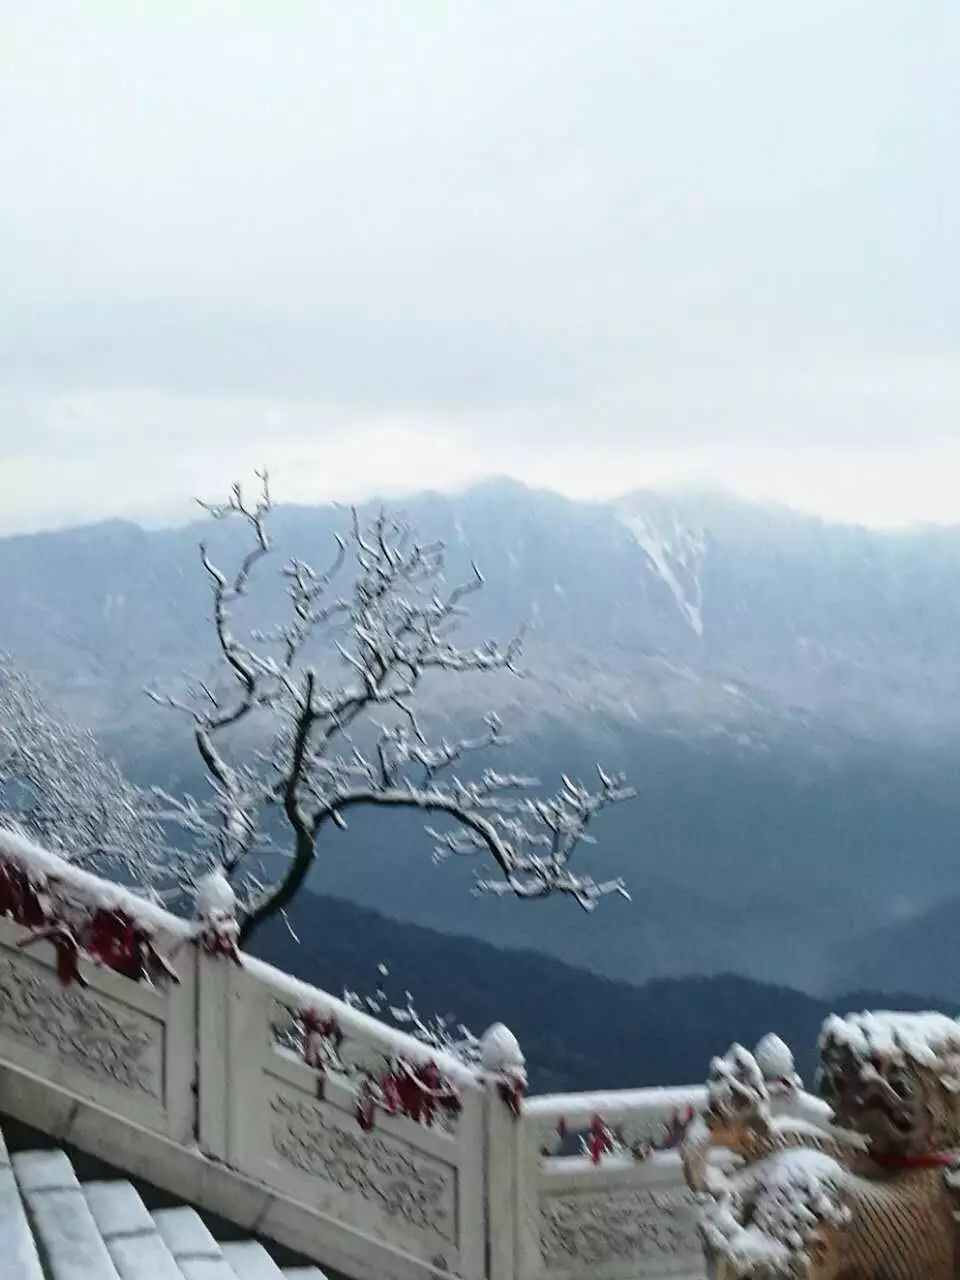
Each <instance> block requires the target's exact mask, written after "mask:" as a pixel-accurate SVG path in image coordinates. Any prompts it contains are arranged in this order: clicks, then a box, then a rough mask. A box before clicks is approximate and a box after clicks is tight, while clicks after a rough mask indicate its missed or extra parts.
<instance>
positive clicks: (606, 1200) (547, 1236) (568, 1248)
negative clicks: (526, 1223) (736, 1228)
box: [541, 1189, 700, 1269]
mask: <svg viewBox="0 0 960 1280" xmlns="http://www.w3.org/2000/svg"><path fill="white" fill-rule="evenodd" d="M541 1214H542V1217H541V1251H542V1253H543V1260H544V1264H545V1265H546V1267H547V1268H560V1269H562V1268H564V1267H569V1266H571V1265H572V1264H576V1265H586V1266H591V1267H597V1266H604V1265H605V1264H609V1263H624V1262H636V1261H642V1260H643V1259H644V1258H656V1257H658V1256H659V1257H662V1256H663V1255H664V1254H666V1255H668V1256H671V1257H678V1256H682V1255H684V1254H695V1255H699V1253H700V1242H699V1237H698V1235H697V1229H696V1219H695V1208H694V1200H693V1196H692V1195H691V1194H690V1193H689V1192H687V1191H684V1190H679V1191H671V1192H666V1191H665V1192H657V1191H614V1190H612V1189H610V1190H603V1191H590V1192H584V1193H579V1194H578V1193H576V1192H571V1193H570V1194H568V1195H558V1196H551V1197H549V1198H547V1199H545V1200H544V1201H543V1202H542V1204H541Z"/></svg>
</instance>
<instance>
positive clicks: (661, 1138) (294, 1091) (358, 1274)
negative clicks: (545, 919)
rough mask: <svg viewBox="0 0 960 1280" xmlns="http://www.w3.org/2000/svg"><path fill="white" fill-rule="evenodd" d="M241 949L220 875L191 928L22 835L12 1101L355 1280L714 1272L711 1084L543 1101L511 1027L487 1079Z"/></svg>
mask: <svg viewBox="0 0 960 1280" xmlns="http://www.w3.org/2000/svg"><path fill="white" fill-rule="evenodd" d="M235 936H236V931H235V920H234V918H233V914H232V898H231V894H230V891H229V886H227V885H226V882H223V883H220V882H219V880H217V878H216V877H213V878H211V879H210V880H208V881H207V882H205V883H204V884H203V885H202V886H201V889H200V893H199V897H198V904H197V919H196V920H194V921H183V920H180V919H178V918H176V917H175V916H173V915H171V914H170V913H169V912H167V911H164V910H163V909H162V908H160V907H157V906H155V905H154V904H152V903H149V902H147V901H145V900H144V899H142V898H140V897H139V896H138V895H136V894H135V893H133V892H131V891H129V890H126V889H123V888H121V887H120V886H117V885H114V884H112V883H109V882H105V881H103V880H100V879H98V878H97V877H95V876H92V875H90V874H89V873H87V872H84V871H81V870H78V869H76V868H74V867H71V866H70V865H69V864H68V863H66V862H64V861H63V860H62V859H60V858H58V857H56V856H54V855H52V854H50V853H47V852H46V851H44V850H43V849H40V848H38V847H37V846H36V845H35V844H32V843H31V842H30V841H28V840H26V839H25V838H24V837H22V836H21V835H19V834H17V833H13V832H5V831H0V1100H2V1105H3V1106H4V1107H5V1108H6V1109H7V1110H9V1111H11V1112H13V1113H14V1114H18V1113H19V1114H20V1118H21V1119H24V1120H27V1121H28V1122H30V1123H33V1124H37V1125H39V1126H40V1127H41V1128H42V1127H44V1126H47V1127H48V1128H49V1130H50V1131H51V1132H55V1133H57V1134H58V1135H60V1136H64V1137H69V1138H70V1140H71V1141H74V1142H76V1144H77V1145H79V1146H81V1147H84V1146H86V1147H87V1148H88V1149H90V1150H91V1151H92V1152H93V1153H94V1154H97V1155H100V1156H102V1157H104V1158H106V1159H108V1160H110V1161H111V1162H112V1163H114V1164H116V1165H118V1166H119V1167H120V1168H124V1169H128V1170H129V1171H130V1172H132V1173H137V1174H139V1175H140V1176H143V1177H146V1178H149V1179H151V1180H153V1181H154V1182H157V1183H158V1184H159V1185H162V1186H166V1187H168V1188H169V1189H171V1190H173V1191H176V1192H178V1193H181V1194H183V1189H184V1186H185V1185H187V1184H188V1185H189V1187H190V1192H189V1194H190V1195H191V1196H192V1197H193V1198H194V1199H195V1200H196V1201H197V1203H200V1204H201V1205H205V1206H206V1207H208V1208H211V1209H213V1210H215V1211H217V1212H219V1213H223V1214H226V1215H227V1216H232V1217H233V1218H234V1220H236V1221H238V1222H240V1223H241V1224H242V1225H251V1224H252V1223H254V1222H255V1224H256V1226H257V1229H258V1230H259V1231H261V1232H262V1233H264V1234H266V1235H273V1236H275V1238H277V1239H279V1240H281V1241H285V1242H286V1243H288V1244H291V1245H293V1246H294V1247H296V1248H300V1249H303V1250H304V1251H305V1252H307V1253H311V1254H312V1255H313V1256H315V1257H316V1258H317V1259H318V1260H319V1261H321V1262H327V1263H328V1264H329V1265H331V1266H333V1267H335V1268H336V1269H337V1270H339V1271H340V1272H341V1273H343V1274H345V1275H348V1276H351V1277H355V1278H356V1280H374V1278H375V1277H376V1280H438V1278H441V1280H442V1277H444V1276H454V1275H455V1276H459V1277H462V1278H463V1280H486V1278H487V1277H489V1280H541V1278H542V1280H579V1277H581V1276H583V1277H586V1276H587V1275H588V1274H589V1276H590V1277H591V1280H638V1278H641V1277H650V1278H651V1280H655V1278H659V1277H666V1276H690V1277H693V1276H701V1275H702V1274H703V1264H702V1260H701V1252H700V1245H699V1241H698V1239H697V1237H696V1231H695V1224H694V1204H693V1197H692V1195H691V1193H690V1192H689V1191H688V1189H687V1188H686V1185H685V1183H684V1181H683V1176H682V1169H681V1164H680V1159H679V1156H678V1154H677V1146H678V1143H679V1142H680V1140H681V1138H682V1136H683V1134H684V1132H685V1131H686V1128H687V1126H688V1125H689V1123H690V1122H691V1120H692V1119H693V1117H694V1116H695V1115H696V1114H697V1113H698V1112H699V1111H700V1110H701V1109H702V1107H703V1104H704V1097H705V1095H704V1090H703V1089H702V1088H699V1087H692V1086H691V1087H688V1088H674V1089H637V1090H622V1091H616V1092H604V1093H577V1094H563V1095H552V1096H547V1097H539V1098H538V1097H534V1098H526V1097H525V1096H524V1095H525V1086H526V1071H525V1064H524V1061H523V1054H522V1051H521V1048H520V1046H519V1045H518V1044H517V1041H516V1039H515V1037H514V1036H513V1035H512V1034H511V1033H510V1031H509V1030H508V1029H507V1028H506V1027H504V1026H502V1025H499V1024H498V1025H497V1026H495V1027H492V1028H491V1029H490V1030H489V1031H488V1032H487V1034H486V1035H485V1036H484V1037H483V1039H482V1041H481V1044H480V1062H479V1065H468V1064H466V1063H464V1062H463V1061H461V1060H460V1059H459V1058H457V1057H456V1056H455V1055H454V1054H451V1053H449V1052H446V1051H443V1050H439V1049H434V1048H432V1047H430V1046H428V1045H426V1044H424V1043H423V1042H422V1041H420V1040H418V1039H416V1038H415V1037H413V1036H411V1035H409V1034H407V1033H406V1032H404V1031H403V1030H401V1029H398V1028H396V1027H391V1026H387V1025H385V1024H384V1023H382V1022H380V1021H378V1020H377V1019H376V1018H374V1017H372V1016H371V1015H370V1014H368V1013H365V1012H363V1011H362V1010H360V1009H358V1008H356V1007H355V1006H353V1005H352V1004H349V1003H346V1002H345V1001H343V1000H340V999H337V998H336V997H334V996H332V995H330V994H328V993H327V992H324V991H322V990H319V989H318V988H315V987H312V986H310V985H309V984H308V983H304V982H301V981H299V980H297V979H295V978H293V977H291V976H289V975H288V974H285V973H282V972H280V971H279V970H277V969H274V968H272V967H271V966H270V965H267V964H264V963H263V962H261V961H259V960H256V959H254V958H253V957H251V956H247V955H242V954H238V953H236V952H235V949H234V945H233V944H234V941H235ZM25 944H27V945H26V947H25ZM771 1046H772V1047H771ZM762 1049H763V1046H758V1057H759V1058H763V1053H762ZM767 1050H768V1051H767V1053H766V1057H765V1058H764V1059H763V1060H764V1062H765V1063H766V1065H765V1066H764V1071H765V1072H768V1073H769V1075H770V1080H771V1087H772V1092H776V1090H777V1089H780V1090H781V1092H782V1093H783V1095H784V1098H785V1099H786V1100H789V1101H791V1104H792V1105H799V1103H800V1100H801V1095H800V1094H799V1093H798V1092H797V1086H796V1082H795V1080H794V1079H793V1077H792V1075H791V1073H792V1061H790V1060H789V1051H788V1050H786V1046H782V1045H780V1042H776V1043H775V1044H774V1043H773V1042H770V1043H769V1044H767ZM61 1099H62V1101H60V1100H61ZM810 1101H811V1106H812V1109H811V1110H810V1115H811V1116H812V1117H813V1118H814V1120H815V1122H816V1121H817V1120H819V1117H820V1113H818V1112H817V1111H816V1108H815V1105H813V1100H810ZM784 1105H786V1102H785V1103H784ZM65 1108H66V1109H65ZM65 1116H66V1117H68V1118H69V1126H70V1128H69V1133H65V1132H64V1125H66V1124H67V1123H68V1120H67V1119H64V1117H65ZM185 1162H186V1163H185ZM190 1170H193V1173H189V1171H190ZM188 1175H189V1176H188ZM185 1179H186V1183H185Z"/></svg>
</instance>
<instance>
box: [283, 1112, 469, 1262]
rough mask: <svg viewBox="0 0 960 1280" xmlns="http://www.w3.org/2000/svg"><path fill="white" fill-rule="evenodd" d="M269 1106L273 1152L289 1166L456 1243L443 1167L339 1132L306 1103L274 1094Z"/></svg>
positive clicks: (450, 1182)
mask: <svg viewBox="0 0 960 1280" xmlns="http://www.w3.org/2000/svg"><path fill="white" fill-rule="evenodd" d="M271 1107H272V1109H273V1114H274V1120H273V1124H272V1127H271V1137H272V1141H273V1146H274V1150H275V1151H276V1152H277V1153H278V1154H279V1155H280V1156H282V1157H283V1159H284V1160H286V1161H287V1162H288V1163H289V1164H292V1165H293V1166H294V1167H295V1168H297V1169H300V1170H302V1171H303V1172H304V1173H309V1174H311V1175H312V1176H314V1177H317V1178H322V1179H323V1180H324V1182H328V1183H330V1184H331V1185H332V1186H334V1187H336V1188H337V1189H338V1190H340V1191H343V1192H345V1193H346V1194H348V1195H359V1196H361V1197H362V1198H363V1199H364V1200H367V1201H369V1202H371V1203H373V1204H374V1205H376V1206H377V1207H378V1208H379V1209H381V1210H382V1211H383V1212H384V1213H386V1214H387V1215H388V1216H390V1217H395V1218H402V1219H403V1220H404V1221H406V1222H407V1223H409V1224H410V1225H411V1226H413V1227H417V1228H419V1229H421V1230H423V1231H432V1232H434V1233H435V1234H436V1235H438V1236H440V1237H441V1238H442V1239H444V1240H447V1241H448V1242H450V1243H451V1244H456V1213H455V1204H456V1188H455V1182H454V1172H453V1170H452V1169H451V1168H449V1167H448V1166H447V1165H445V1164H443V1163H442V1162H441V1161H439V1160H433V1159H431V1158H430V1157H429V1156H426V1155H424V1153H423V1152H420V1151H414V1150H413V1149H412V1148H410V1147H407V1146H405V1145H404V1144H403V1143H401V1142H398V1141H396V1140H395V1139H393V1138H391V1137H388V1136H387V1135H385V1134H383V1133H378V1134H369V1133H368V1134H364V1133H362V1132H359V1131H356V1130H354V1129H353V1127H352V1126H351V1128H349V1129H346V1128H341V1127H340V1126H339V1125H338V1124H337V1123H336V1122H335V1120H334V1118H333V1116H332V1115H331V1113H330V1111H329V1110H326V1109H324V1110H321V1108H320V1107H316V1106H312V1105H310V1104H309V1103H305V1102H297V1101H295V1100H293V1099H290V1098H285V1097H283V1096H279V1095H278V1096H277V1097H275V1098H274V1099H273V1100H272V1102H271Z"/></svg>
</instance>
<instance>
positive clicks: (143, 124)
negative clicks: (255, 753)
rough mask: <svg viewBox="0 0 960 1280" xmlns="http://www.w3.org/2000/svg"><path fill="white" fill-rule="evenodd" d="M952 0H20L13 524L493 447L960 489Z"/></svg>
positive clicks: (499, 459)
mask: <svg viewBox="0 0 960 1280" xmlns="http://www.w3.org/2000/svg"><path fill="white" fill-rule="evenodd" d="M958 65H960V3H958V2H957V0H913V2H911V3H905V2H904V0H806V3H798V0H792V2H791V3H786V2H785V0H576V2H571V0H391V2H390V3H387V2H386V0H364V3H344V2H343V0H310V2H309V3H307V2H304V0H283V3H264V0H230V2H229V3H227V0H222V2H214V0H163V2H161V0H83V2H82V3H72V2H71V0H44V2H43V3H42V4H35V5H31V4H24V3H23V2H22V0H0V184H2V187H0V495H2V502H0V533H10V532H16V531H25V530H32V529H37V528H43V527H52V526H57V525H63V524H68V523H76V522H79V521H87V520H94V519H103V518H106V517H112V516H124V517H128V518H134V519H138V520H141V521H143V522H145V523H151V524H156V523H166V522H171V521H175V520H179V519H182V518H185V517H186V515H187V514H188V513H189V511H190V500H191V499H192V498H193V497H194V496H196V495H202V496H208V497H209V496H215V495H217V494H219V493H222V492H225V490H226V489H227V488H228V486H229V484H230V482H231V481H232V480H233V479H235V478H237V477H242V476H244V475H246V474H247V473H248V472H249V471H250V470H251V469H252V468H253V467H254V466H256V465H258V464H261V463H266V464H267V465H269V467H270V469H271V471H272V473H273V477H274V487H275V492H276V493H277V496H278V497H279V498H281V499H284V500H291V501H298V502H309V501H324V500H328V499H331V498H334V499H338V500H345V499H351V498H358V499H360V498H365V497H368V496H371V495H373V494H382V495H387V496H390V495H402V494H403V493H406V492H410V491H413V490H417V489H421V488H424V487H435V488H442V489H453V488H459V487H462V486H464V485H466V484H469V483H471V482H473V481H475V480H477V479H479V478H482V477H483V476H486V475H489V474H509V475H513V476H515V477H517V478H518V479H521V480H524V481H526V482H528V483H531V484H536V485H546V486H549V487H552V488H556V489H558V490H560V491H562V492H564V493H567V494H570V495H572V496H575V497H583V498H599V497H606V496H612V495H615V494H619V493H622V492H625V491H627V490H629V489H634V488H643V487H660V486H671V487H676V486H683V485H687V484H695V485H696V486H697V487H700V488H702V487H704V486H708V487H709V486H717V487H722V488H726V489H729V490H731V491H732V492H734V493H738V494H742V495H743V496H745V497H748V498H755V499H759V500H769V501H775V502H778V503H786V504H788V505H792V506H795V507H798V508H801V509H803V510H808V511H813V512H816V513H818V514H821V515H823V516H825V517H828V518H830V519H841V520H847V521H855V522H861V523H867V524H872V525H879V526H887V525H890V526H895V525H904V524H910V523H914V522H929V521H934V522H958V523H960V252H958V247H957V236H958V228H960V165H958V163H957V157H958V156H960V76H958V75H957V70H956V69H957V66H958Z"/></svg>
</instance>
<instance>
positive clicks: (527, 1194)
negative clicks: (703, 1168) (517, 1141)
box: [518, 1088, 704, 1280]
mask: <svg viewBox="0 0 960 1280" xmlns="http://www.w3.org/2000/svg"><path fill="white" fill-rule="evenodd" d="M703 1099H704V1093H703V1090H702V1089H696V1088H689V1089H642V1090H629V1091H623V1092H616V1093H604V1094H570V1095H563V1096H560V1095H556V1096H553V1097H542V1098H531V1099H530V1101H529V1103H528V1104H527V1106H526V1108H525V1111H524V1132H523V1151H522V1156H521V1160H522V1167H523V1174H522V1177H521V1179H520V1182H521V1185H520V1188H519V1199H520V1204H519V1212H518V1230H519V1240H518V1254H519V1267H518V1270H519V1276H520V1280H584V1277H587V1276H589V1277H590V1278H591V1280H637V1278H638V1277H650V1278H651V1280H655V1278H656V1280H659V1278H660V1277H664V1278H666V1277H680V1276H683V1277H699V1276H702V1275H703V1274H704V1268H703V1256H702V1253H701V1249H700V1243H699V1239H698V1236H697V1231H696V1220H695V1200H694V1197H693V1195H692V1194H691V1192H690V1191H689V1190H688V1189H687V1187H686V1184H685V1182H684V1179H683V1171H682V1169H681V1166H680V1159H679V1156H678V1154H677V1153H676V1152H675V1151H658V1150H649V1151H648V1150H647V1146H646V1144H648V1143H649V1144H653V1145H654V1146H655V1145H656V1144H657V1142H658V1140H659V1139H660V1138H661V1137H662V1135H663V1134H664V1132H665V1130H667V1129H669V1127H670V1125H671V1123H672V1122H673V1121H674V1119H675V1118H676V1117H677V1116H678V1115H680V1116H682V1115H683V1114H685V1112H686V1110H687V1108H692V1109H693V1110H699V1109H700V1108H701V1107H702V1105H703ZM598 1122H602V1124H603V1125H604V1126H605V1127H607V1126H608V1127H609V1128H610V1130H612V1131H615V1132H618V1133H620V1134H622V1135H624V1137H625V1138H626V1139H627V1140H628V1143H629V1144H635V1146H636V1149H637V1150H638V1152H639V1151H643V1154H642V1155H639V1156H634V1155H633V1154H631V1153H630V1151H629V1150H628V1149H621V1150H616V1151H614V1152H610V1151H599V1150H598V1151H597V1152H596V1153H595V1155H594V1157H591V1156H590V1155H587V1154H553V1152H555V1151H556V1150H557V1148H558V1147H559V1148H560V1149H561V1150H562V1149H563V1147H564V1146H566V1147H569V1146H570V1145H571V1142H570V1138H571V1135H575V1134H576V1133H577V1132H578V1131H586V1134H587V1143H588V1144H589V1134H590V1131H591V1129H592V1128H593V1127H594V1126H595V1125H597V1123H598ZM558 1127H559V1128H560V1129H562V1130H563V1133H564V1135H565V1136H564V1140H563V1142H562V1143H561V1142H559V1141H558ZM627 1145H628V1144H627V1143H625V1144H624V1147H626V1146H627Z"/></svg>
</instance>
